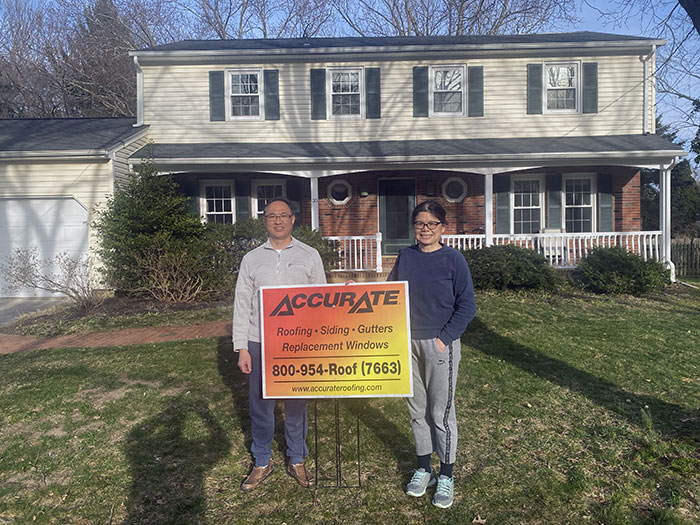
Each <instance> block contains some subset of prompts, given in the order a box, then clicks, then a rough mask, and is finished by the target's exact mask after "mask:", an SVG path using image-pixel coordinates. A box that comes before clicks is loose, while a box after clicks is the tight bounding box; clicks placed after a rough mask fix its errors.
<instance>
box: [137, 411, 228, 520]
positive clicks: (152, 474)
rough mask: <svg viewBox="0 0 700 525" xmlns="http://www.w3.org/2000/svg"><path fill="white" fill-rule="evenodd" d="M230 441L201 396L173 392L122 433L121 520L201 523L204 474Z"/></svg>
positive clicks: (202, 516) (202, 518)
mask: <svg viewBox="0 0 700 525" xmlns="http://www.w3.org/2000/svg"><path fill="white" fill-rule="evenodd" d="M229 447H230V443H229V441H228V439H227V438H226V435H225V433H224V431H223V429H222V428H221V427H220V426H219V424H218V422H217V421H216V419H215V418H214V416H213V415H212V413H211V411H210V410H209V408H208V407H207V405H206V404H205V403H204V402H203V401H197V400H184V399H182V398H175V399H173V400H172V401H170V402H169V403H168V404H167V405H166V407H165V408H164V409H163V411H162V412H161V413H160V414H158V415H157V416H154V417H152V418H151V419H148V420H146V421H144V422H143V423H139V424H137V425H136V426H135V427H134V428H133V429H132V430H131V432H129V435H128V436H127V439H126V457H127V458H128V460H129V464H130V467H131V479H132V482H131V492H130V494H129V502H128V513H129V514H128V517H127V519H126V522H125V523H128V524H134V525H135V524H145V523H203V522H204V511H205V507H206V497H205V492H204V477H205V474H206V472H207V470H209V469H210V468H211V467H212V466H213V465H214V464H216V463H217V462H218V461H219V460H221V459H222V458H223V457H224V456H225V455H226V454H227V451H228V449H229Z"/></svg>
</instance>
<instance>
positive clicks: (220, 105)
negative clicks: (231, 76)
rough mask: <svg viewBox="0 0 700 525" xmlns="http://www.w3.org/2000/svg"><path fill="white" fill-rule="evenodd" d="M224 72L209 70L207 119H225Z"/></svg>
mask: <svg viewBox="0 0 700 525" xmlns="http://www.w3.org/2000/svg"><path fill="white" fill-rule="evenodd" d="M224 96H225V95H224V72H223V71H209V120H226V103H225V100H224Z"/></svg>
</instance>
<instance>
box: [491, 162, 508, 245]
mask: <svg viewBox="0 0 700 525" xmlns="http://www.w3.org/2000/svg"><path fill="white" fill-rule="evenodd" d="M493 193H494V197H495V199H494V200H495V204H496V206H495V208H496V210H495V211H496V231H495V233H496V234H509V233H510V175H494V176H493Z"/></svg>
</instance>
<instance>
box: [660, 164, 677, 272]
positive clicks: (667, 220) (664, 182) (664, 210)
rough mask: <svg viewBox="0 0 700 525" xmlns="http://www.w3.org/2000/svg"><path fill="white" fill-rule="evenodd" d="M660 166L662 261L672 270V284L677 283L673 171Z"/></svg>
mask: <svg viewBox="0 0 700 525" xmlns="http://www.w3.org/2000/svg"><path fill="white" fill-rule="evenodd" d="M674 164H675V163H671V165H670V166H668V167H666V166H663V165H662V166H659V186H660V188H659V189H660V195H659V226H660V228H661V260H662V262H663V263H664V264H665V265H666V267H667V268H669V269H670V270H671V282H676V267H675V266H674V264H673V261H671V169H672V168H673V165H674Z"/></svg>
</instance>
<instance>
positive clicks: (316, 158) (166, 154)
mask: <svg viewBox="0 0 700 525" xmlns="http://www.w3.org/2000/svg"><path fill="white" fill-rule="evenodd" d="M684 154H685V153H684V151H683V149H682V148H681V147H680V146H678V145H676V144H673V143H671V142H669V141H667V140H666V139H664V138H662V137H659V136H658V135H614V136H598V137H559V138H557V137H542V138H539V137H538V138H493V139H455V140H404V141H399V140H391V141H367V142H307V143H273V144H270V143H203V144H152V145H149V146H146V147H144V148H142V149H140V150H139V151H137V152H136V153H134V155H132V157H131V158H132V159H145V158H152V159H153V160H154V161H156V162H159V161H161V162H162V161H178V160H181V161H183V162H187V161H194V162H196V161H197V160H201V161H202V162H205V163H206V162H210V161H213V160H221V161H222V162H226V161H236V160H237V161H240V162H246V161H254V162H259V163H271V164H274V163H285V162H294V163H297V162H298V163H303V162H307V163H312V164H322V163H333V162H343V163H352V162H391V161H394V162H395V161H401V160H402V159H406V160H409V159H410V160H417V159H421V160H426V161H431V160H476V161H478V160H479V159H484V160H485V159H503V160H517V159H522V158H536V157H538V156H539V157H541V158H545V157H546V158H553V157H561V158H572V157H592V156H607V157H611V156H618V157H620V158H621V159H624V158H625V156H628V155H629V156H636V157H642V156H645V157H659V158H662V157H664V158H668V157H672V156H676V155H684Z"/></svg>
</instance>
